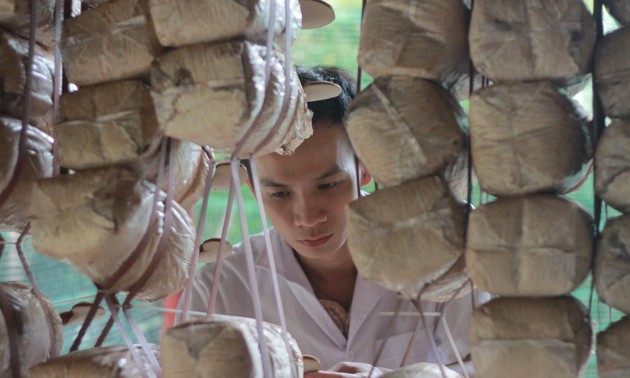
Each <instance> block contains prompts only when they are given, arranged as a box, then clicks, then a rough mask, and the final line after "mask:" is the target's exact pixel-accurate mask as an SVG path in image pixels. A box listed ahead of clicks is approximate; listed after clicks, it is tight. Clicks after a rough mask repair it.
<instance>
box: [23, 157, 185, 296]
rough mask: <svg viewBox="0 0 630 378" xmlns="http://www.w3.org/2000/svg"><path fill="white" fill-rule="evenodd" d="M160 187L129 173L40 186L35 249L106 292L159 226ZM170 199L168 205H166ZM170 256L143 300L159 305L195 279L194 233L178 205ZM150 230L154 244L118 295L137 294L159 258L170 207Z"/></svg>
mask: <svg viewBox="0 0 630 378" xmlns="http://www.w3.org/2000/svg"><path fill="white" fill-rule="evenodd" d="M154 191H155V186H154V185H153V184H151V183H150V182H148V181H146V180H143V179H140V178H138V177H137V176H135V175H133V174H131V173H130V172H128V171H126V170H125V169H123V168H120V167H118V168H107V169H102V170H92V171H86V172H81V173H77V174H75V175H66V176H59V177H56V178H53V179H47V180H42V181H39V182H38V183H37V185H36V188H35V189H34V193H33V199H32V202H31V209H30V211H31V214H32V216H33V217H32V223H31V224H32V236H33V246H34V247H35V249H36V250H37V251H38V252H40V253H43V254H45V255H48V256H50V257H52V258H55V259H58V260H63V261H66V262H68V263H70V264H72V265H73V266H74V267H75V268H76V269H77V270H78V271H79V272H81V273H82V274H84V275H86V276H88V277H89V278H90V279H91V280H92V281H94V282H96V283H97V284H99V285H101V286H103V285H105V284H106V283H107V282H108V280H109V279H110V277H112V275H113V274H114V272H116V271H117V270H118V268H119V267H120V266H122V265H123V263H124V262H125V261H126V260H127V258H128V257H129V256H130V255H131V253H132V252H133V250H134V249H135V248H136V246H137V245H138V243H139V242H140V239H141V238H142V236H143V235H144V234H145V232H147V228H148V226H149V221H150V220H151V219H152V215H151V210H152V200H153V193H154ZM162 198H163V197H162ZM172 211H173V213H172V215H173V221H172V225H171V231H170V233H169V238H168V240H167V242H166V247H165V248H166V249H165V251H164V253H163V255H162V258H161V259H160V260H159V263H158V264H157V266H156V267H155V268H154V270H153V273H152V275H151V278H150V279H149V281H148V282H147V283H146V285H145V286H144V287H142V288H141V290H140V292H139V294H138V296H137V297H136V298H137V299H140V300H144V301H155V300H159V299H162V298H164V297H165V296H167V295H169V294H172V293H174V292H176V291H178V290H180V289H181V288H182V287H183V286H184V285H185V284H186V280H187V279H188V266H189V264H190V256H191V253H192V250H193V241H194V235H195V231H194V227H193V225H192V220H191V219H190V217H189V216H188V215H187V213H186V211H185V210H184V209H183V208H181V207H180V206H179V205H178V204H177V203H175V202H173V209H172ZM154 217H155V219H156V222H155V223H154V224H153V226H152V228H151V229H150V230H148V232H149V234H150V238H149V242H148V243H147V244H146V246H144V248H143V250H142V253H141V254H140V256H139V258H138V259H137V260H136V262H135V263H134V264H133V265H131V267H130V268H128V269H127V270H126V271H125V272H124V274H123V275H122V277H121V278H120V279H119V280H118V281H117V282H116V284H115V285H113V286H112V287H111V288H110V289H111V290H112V291H113V292H118V291H129V290H130V289H131V287H132V286H133V285H134V284H135V283H136V281H137V280H138V279H139V277H140V276H141V275H142V274H143V273H144V272H145V270H146V269H147V267H148V266H149V264H150V263H151V260H152V259H153V256H155V254H156V252H157V249H158V248H157V245H158V242H159V240H160V238H161V236H162V234H163V232H164V230H163V220H164V207H163V206H162V204H161V203H160V206H159V207H158V213H157V215H155V216H154Z"/></svg>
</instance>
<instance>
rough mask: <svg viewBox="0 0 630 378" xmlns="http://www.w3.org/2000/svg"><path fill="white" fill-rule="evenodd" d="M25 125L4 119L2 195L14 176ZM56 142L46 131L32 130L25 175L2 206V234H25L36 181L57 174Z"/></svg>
mask: <svg viewBox="0 0 630 378" xmlns="http://www.w3.org/2000/svg"><path fill="white" fill-rule="evenodd" d="M21 130H22V122H21V121H18V120H17V119H13V118H7V117H0V193H1V192H3V191H5V190H7V187H8V185H9V183H10V182H11V180H12V177H13V175H14V172H15V169H16V166H17V162H18V156H19V139H20V131H21ZM52 149H53V140H52V138H51V137H49V136H48V135H47V134H45V133H44V132H43V131H41V130H39V129H36V128H35V127H32V126H31V127H29V128H28V131H27V132H26V144H25V153H24V155H23V159H24V160H23V162H22V163H21V172H20V175H19V178H18V181H17V185H16V186H15V187H14V189H13V191H12V192H11V195H10V196H9V198H8V199H7V200H6V201H5V202H4V203H2V204H0V231H13V232H21V231H22V230H23V229H24V227H25V226H26V224H27V223H28V221H29V214H28V206H29V204H30V202H31V193H32V191H33V186H34V184H35V181H36V180H39V179H41V178H44V177H50V176H52V173H53V167H52V165H53V164H52V163H53V155H52Z"/></svg>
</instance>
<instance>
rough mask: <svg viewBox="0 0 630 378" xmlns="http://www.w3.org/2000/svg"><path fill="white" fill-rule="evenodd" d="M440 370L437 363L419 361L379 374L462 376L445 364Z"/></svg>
mask: <svg viewBox="0 0 630 378" xmlns="http://www.w3.org/2000/svg"><path fill="white" fill-rule="evenodd" d="M442 369H443V370H444V375H442V370H440V366H439V365H438V364H434V363H429V362H420V363H417V364H413V365H407V366H404V367H401V368H398V369H396V370H393V371H391V372H389V373H385V374H383V375H381V376H380V377H381V378H463V375H461V374H459V373H457V372H456V371H453V370H451V369H449V368H447V367H446V366H442Z"/></svg>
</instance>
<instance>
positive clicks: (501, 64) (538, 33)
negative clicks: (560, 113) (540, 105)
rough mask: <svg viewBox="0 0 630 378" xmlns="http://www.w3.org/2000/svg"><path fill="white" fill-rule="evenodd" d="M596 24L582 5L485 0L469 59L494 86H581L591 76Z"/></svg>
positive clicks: (474, 23) (563, 0)
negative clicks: (523, 83) (546, 82)
mask: <svg viewBox="0 0 630 378" xmlns="http://www.w3.org/2000/svg"><path fill="white" fill-rule="evenodd" d="M595 34H596V33H595V21H594V19H593V17H592V15H591V14H590V12H589V10H588V9H587V8H586V5H585V4H584V2H583V1H581V0H556V1H553V2H549V1H546V0H484V1H480V2H479V3H478V4H475V6H474V7H473V12H472V19H471V22H470V35H469V41H470V55H471V58H472V61H473V63H474V64H475V67H476V68H477V69H478V70H479V72H481V73H482V74H484V75H486V76H488V77H489V78H490V79H492V80H493V81H497V82H503V81H531V80H553V81H558V82H563V83H564V84H573V83H576V82H578V81H581V80H582V79H583V78H584V77H585V76H586V75H587V74H588V73H589V71H590V65H591V56H592V54H593V48H594V46H595Z"/></svg>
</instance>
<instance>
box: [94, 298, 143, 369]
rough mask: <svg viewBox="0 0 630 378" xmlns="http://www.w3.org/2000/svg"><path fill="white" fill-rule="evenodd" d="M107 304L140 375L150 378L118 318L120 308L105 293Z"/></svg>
mask: <svg viewBox="0 0 630 378" xmlns="http://www.w3.org/2000/svg"><path fill="white" fill-rule="evenodd" d="M105 302H106V303H107V307H108V308H109V312H110V313H111V316H112V317H113V318H114V323H116V326H117V327H118V331H119V332H120V335H121V337H122V338H123V340H124V341H125V344H126V345H127V349H128V350H129V353H130V354H131V358H132V359H133V361H134V362H135V363H136V366H137V367H138V370H139V371H140V374H142V377H144V378H148V377H149V376H148V375H147V372H146V370H145V369H143V368H142V366H143V364H142V360H141V359H140V356H139V355H138V351H137V350H136V348H135V346H134V344H133V342H132V341H131V339H130V338H129V334H128V333H127V330H125V327H124V326H123V324H122V322H121V320H120V318H119V317H118V308H117V305H116V304H114V303H113V300H112V296H111V294H110V293H105Z"/></svg>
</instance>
